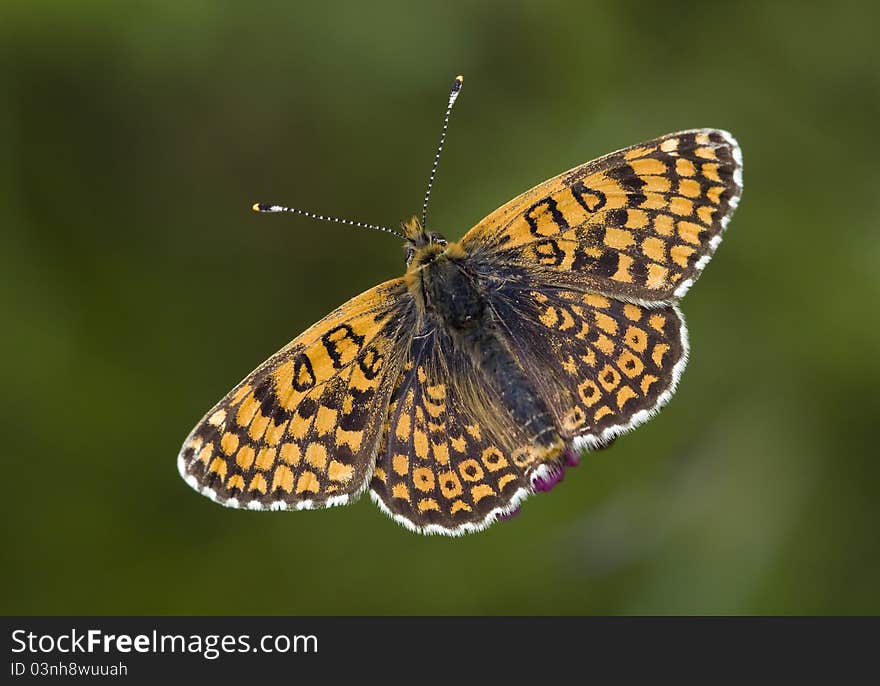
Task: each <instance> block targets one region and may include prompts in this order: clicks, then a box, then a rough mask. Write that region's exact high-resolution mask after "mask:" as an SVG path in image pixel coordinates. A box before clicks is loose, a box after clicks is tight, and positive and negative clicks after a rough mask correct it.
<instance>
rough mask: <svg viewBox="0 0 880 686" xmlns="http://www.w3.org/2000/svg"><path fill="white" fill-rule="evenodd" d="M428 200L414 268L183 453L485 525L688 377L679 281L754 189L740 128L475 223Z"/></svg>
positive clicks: (230, 497) (538, 189) (295, 349)
mask: <svg viewBox="0 0 880 686" xmlns="http://www.w3.org/2000/svg"><path fill="white" fill-rule="evenodd" d="M461 84H462V79H461V77H458V78H457V79H456V80H455V82H454V83H453V87H452V90H451V92H450V97H449V104H448V107H447V110H446V116H445V119H444V124H443V130H442V134H441V138H440V145H439V146H438V149H437V154H436V156H435V158H434V164H433V167H432V170H431V176H430V181H429V183H428V190H427V192H426V194H425V202H424V205H423V207H422V215H421V218H417V217H413V218H412V219H410V220H409V221H407V222H404V223H403V224H402V226H401V228H402V231H401V232H396V231H393V230H391V229H387V228H385V227H381V226H375V225H371V224H363V223H361V222H352V221H348V220H339V219H336V218H332V217H324V216H322V215H315V214H314V213H311V212H307V211H305V210H298V209H293V208H287V207H282V206H278V205H268V204H258V205H255V206H254V209H256V210H258V211H262V212H282V211H286V212H294V213H297V214H301V215H305V216H309V217H314V218H318V219H327V220H330V221H336V222H341V223H345V224H352V225H356V226H361V227H366V228H372V229H379V230H383V231H388V232H390V233H394V234H396V235H398V236H400V237H401V238H403V240H404V243H405V248H406V273H405V274H404V275H403V276H401V277H399V278H395V279H391V280H390V281H386V282H385V283H382V284H380V285H378V286H376V287H374V288H371V289H370V290H368V291H366V292H365V293H362V294H361V295H358V296H357V297H355V298H352V299H351V300H349V301H348V302H346V303H345V304H343V305H342V306H340V307H339V308H337V309H336V310H334V311H333V312H331V313H330V314H328V315H327V316H326V317H325V318H324V319H322V320H321V321H319V322H318V323H316V324H314V325H313V326H311V327H310V328H309V329H307V330H306V331H305V332H304V333H302V334H301V335H300V336H298V337H297V338H295V339H294V340H293V341H291V342H290V343H289V344H288V345H287V346H285V347H284V348H282V349H281V350H280V351H278V352H277V353H276V354H275V355H273V356H272V357H270V358H269V359H268V360H267V361H266V362H264V363H263V364H261V365H260V366H259V367H257V369H256V370H255V371H253V372H252V373H251V374H249V375H248V376H247V377H246V378H245V379H244V380H243V381H241V383H239V384H238V385H237V386H236V387H235V388H233V389H232V391H230V392H229V394H228V395H227V396H226V397H225V398H223V399H222V400H221V401H220V402H219V403H217V404H216V405H215V406H214V407H213V408H212V409H211V410H209V411H208V413H207V414H206V415H205V417H204V418H203V419H202V420H201V421H200V422H199V423H198V424H197V425H196V427H195V428H194V429H193V431H192V432H191V433H190V435H189V436H188V437H187V439H186V441H185V442H184V444H183V448H182V450H181V452H180V455H179V457H178V469H179V471H180V474H181V476H182V477H183V478H184V479H185V480H186V482H187V483H188V484H189V485H190V486H192V487H193V488H194V489H196V490H197V491H199V492H200V493H202V494H203V495H206V496H208V497H209V498H211V499H212V500H214V501H216V502H218V503H220V504H222V505H226V506H229V507H238V508H247V509H251V510H302V509H313V508H323V507H329V506H332V505H343V504H346V503H350V502H352V501H354V500H355V499H357V498H358V497H359V496H360V495H362V494H363V493H364V492H365V491H367V490H369V492H370V495H371V497H372V499H373V500H374V501H375V502H376V504H377V505H378V506H379V508H380V509H381V510H382V511H384V512H385V513H386V514H388V515H389V516H390V517H391V518H393V519H394V520H395V521H397V522H399V523H400V524H402V525H404V526H405V527H407V528H408V529H410V530H412V531H415V532H419V533H423V534H446V535H453V536H454V535H460V534H463V533H469V532H476V531H480V530H482V529H485V528H486V527H488V526H489V525H491V524H492V523H494V522H496V521H498V520H501V519H506V518H508V517H510V516H512V515H513V514H515V513H517V512H518V510H519V506H520V503H521V502H522V501H523V500H524V499H525V498H527V497H528V496H529V495H531V494H533V493H535V492H538V491H546V490H549V489H550V488H551V487H553V486H554V485H555V484H556V483H557V482H558V481H559V480H560V479H561V478H562V476H563V474H564V471H565V469H566V467H569V466H574V465H576V464H577V462H578V460H579V456H580V453H581V451H584V450H598V449H601V448H604V447H606V446H608V445H609V444H610V443H611V442H612V441H613V440H614V439H615V437H617V436H618V435H619V434H622V433H624V432H626V431H629V430H630V429H633V428H635V427H636V426H638V425H640V424H642V423H644V422H645V421H647V420H648V419H649V418H651V417H652V416H653V415H654V414H655V413H656V412H657V411H658V410H659V409H660V408H661V407H663V406H664V405H665V404H666V403H667V402H668V401H669V399H670V397H671V396H672V394H673V393H674V392H675V389H676V386H677V384H678V381H679V379H680V377H681V374H682V372H683V370H684V367H685V363H686V360H687V356H688V338H687V329H686V327H685V321H684V317H683V316H682V313H681V311H680V310H679V308H678V301H679V300H680V299H681V298H682V297H683V296H684V295H685V293H686V292H687V290H688V289H689V288H690V287H691V285H693V283H694V281H695V280H696V279H697V277H698V276H699V274H700V273H701V271H702V270H703V268H704V267H705V266H706V264H707V263H708V261H709V259H710V258H711V257H712V254H713V253H714V251H715V249H716V248H717V247H718V244H719V243H720V241H721V237H722V234H723V232H724V230H725V228H726V227H727V224H728V222H729V221H730V217H731V214H732V212H733V211H734V209H735V208H736V206H737V204H738V202H739V198H740V194H741V192H742V155H741V152H740V148H739V145H738V144H737V142H736V140H735V139H734V138H733V136H732V135H730V134H729V133H727V132H725V131H722V130H718V129H693V130H688V131H680V132H678V133H671V134H667V135H665V136H660V137H659V138H655V139H654V140H651V141H648V142H646V143H641V144H639V145H635V146H632V147H629V148H625V149H623V150H619V151H617V152H613V153H610V154H608V155H605V156H604V157H600V158H598V159H595V160H593V161H591V162H587V163H585V164H582V165H580V166H578V167H575V168H574V169H571V170H569V171H567V172H564V173H562V174H560V175H559V176H556V177H554V178H552V179H549V180H547V181H544V182H543V183H540V184H538V185H537V186H535V187H534V188H532V189H530V190H528V191H526V192H525V193H523V194H521V195H519V196H517V197H516V198H514V199H513V200H511V201H510V202H508V203H507V204H505V205H503V206H502V207H500V208H499V209H497V210H495V211H494V212H492V213H491V214H490V215H489V216H487V217H486V218H485V219H483V220H482V221H480V222H479V223H478V224H477V225H476V226H474V227H473V228H472V229H471V230H470V231H468V232H467V233H466V234H465V235H464V237H463V238H462V239H461V240H460V241H459V242H450V241H447V239H446V238H444V237H443V236H442V235H440V234H439V233H437V232H435V231H432V230H429V229H428V226H427V208H428V200H429V198H430V193H431V187H432V184H433V181H434V177H435V174H436V171H437V165H438V162H439V159H440V151H441V150H442V148H443V143H444V141H445V137H446V132H447V128H448V124H449V116H450V112H451V110H452V106H453V104H454V103H455V100H456V98H457V96H458V92H459V90H460V89H461Z"/></svg>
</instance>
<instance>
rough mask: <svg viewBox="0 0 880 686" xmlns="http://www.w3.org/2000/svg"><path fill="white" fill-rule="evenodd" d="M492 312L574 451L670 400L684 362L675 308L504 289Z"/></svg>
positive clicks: (602, 440) (682, 331) (539, 289)
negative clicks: (573, 443) (577, 447)
mask: <svg viewBox="0 0 880 686" xmlns="http://www.w3.org/2000/svg"><path fill="white" fill-rule="evenodd" d="M493 309H494V310H495V313H496V318H497V319H498V320H499V321H500V322H502V323H503V329H504V331H505V333H506V339H507V342H508V345H509V346H510V349H511V351H512V352H513V354H514V356H515V357H516V359H517V360H518V362H519V363H520V365H521V366H522V367H523V370H524V371H525V372H526V375H527V376H528V377H529V378H530V380H531V382H532V384H533V386H534V388H535V389H536V390H537V391H538V392H539V393H540V394H541V396H542V397H543V398H544V400H545V402H546V403H547V405H548V407H549V408H550V410H551V411H552V412H553V414H554V415H555V419H556V423H557V426H559V427H560V429H561V430H562V432H563V434H564V435H565V436H566V438H568V439H577V440H575V445H578V446H583V445H586V446H587V447H591V448H596V447H600V446H602V445H604V444H607V443H608V442H609V441H610V440H612V439H613V438H614V437H615V436H617V435H618V434H620V433H623V432H624V431H627V430H629V429H632V428H634V427H636V426H638V425H639V424H642V423H643V422H645V421H647V420H648V419H649V418H650V417H651V416H653V414H654V413H655V412H657V411H658V410H659V409H660V408H661V407H662V406H663V405H665V404H666V402H667V401H668V400H669V398H670V397H672V394H673V393H674V392H675V387H676V385H677V383H678V379H679V377H680V376H681V374H682V372H683V371H684V367H685V364H686V362H687V350H688V348H687V331H686V328H685V324H684V319H683V317H682V315H681V313H680V312H679V311H678V308H677V307H676V306H675V305H656V304H655V305H652V306H645V305H641V304H636V303H629V302H624V301H621V300H617V299H614V298H609V297H606V296H604V295H599V294H595V293H583V292H580V291H575V290H569V289H564V288H550V287H546V286H533V287H531V288H529V287H518V286H515V285H510V286H508V287H507V288H506V289H500V290H498V291H496V292H495V295H494V298H493Z"/></svg>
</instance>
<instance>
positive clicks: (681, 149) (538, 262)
mask: <svg viewBox="0 0 880 686" xmlns="http://www.w3.org/2000/svg"><path fill="white" fill-rule="evenodd" d="M741 191H742V157H741V154H740V150H739V146H738V145H737V143H736V141H735V140H734V138H733V137H732V136H731V135H730V134H729V133H727V132H724V131H720V130H715V129H697V130H692V131H682V132H679V133H674V134H669V135H666V136H662V137H660V138H657V139H655V140H653V141H649V142H647V143H644V144H641V145H637V146H633V147H630V148H626V149H624V150H621V151H618V152H615V153H611V154H610V155H606V156H604V157H601V158H599V159H597V160H594V161H592V162H587V163H586V164H583V165H581V166H579V167H576V168H574V169H572V170H570V171H568V172H565V173H563V174H560V175H559V176H557V177H555V178H553V179H550V180H549V181H545V182H544V183H541V184H539V185H538V186H536V187H534V188H532V189H531V190H529V191H526V192H525V193H523V194H522V195H520V196H519V197H517V198H515V199H514V200H512V201H510V202H509V203H507V204H506V205H504V206H503V207H501V208H499V209H498V210H496V211H495V212H493V213H492V214H491V215H489V216H488V217H486V218H485V219H483V220H482V221H481V222H480V223H479V224H477V225H476V226H475V227H474V228H473V229H471V230H470V231H469V232H468V233H467V235H466V236H465V237H464V238H463V239H462V246H463V247H464V248H465V249H466V250H468V251H469V252H470V253H472V254H473V255H474V256H475V257H476V256H486V257H490V258H491V259H492V260H493V261H494V262H496V263H507V264H513V265H518V266H521V267H523V268H525V269H528V270H529V271H531V272H532V273H533V275H534V279H535V280H536V281H537V282H539V283H547V284H555V285H561V286H577V287H579V288H584V289H589V290H593V291H596V292H601V293H605V294H608V295H612V296H615V297H620V298H626V299H629V300H641V301H648V302H656V301H671V300H673V299H676V298H680V297H681V296H683V295H684V293H685V292H686V291H687V289H688V288H689V287H690V285H691V284H693V282H694V280H695V279H696V278H697V276H698V275H699V273H700V271H701V270H702V268H703V267H704V266H705V264H706V263H707V262H708V260H709V258H710V256H711V255H712V253H713V252H714V250H715V248H716V247H717V246H718V244H719V242H720V241H721V234H722V232H723V231H724V229H725V227H726V226H727V223H728V221H729V218H730V214H731V213H732V211H733V210H734V209H735V207H736V205H737V204H738V202H739V196H740V193H741Z"/></svg>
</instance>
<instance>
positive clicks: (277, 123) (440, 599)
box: [0, 0, 880, 614]
mask: <svg viewBox="0 0 880 686" xmlns="http://www.w3.org/2000/svg"><path fill="white" fill-rule="evenodd" d="M878 21H880V12H878V11H877V9H876V6H874V5H872V4H871V3H851V2H845V1H839V2H836V3H834V7H833V10H831V9H828V8H824V9H823V8H820V7H813V6H809V5H808V4H807V3H803V4H800V3H791V4H784V3H754V4H747V3H724V4H723V5H722V4H721V3H679V4H669V3H667V4H664V5H660V4H657V5H649V4H647V3H628V2H614V3H587V2H571V3H562V2H532V3H520V2H481V3H469V4H458V5H456V4H453V3H431V4H417V3H410V2H396V3H394V2H392V3H387V2H386V3H379V4H376V3H350V4H340V3H334V2H326V3H314V4H313V5H312V6H311V7H309V8H300V7H298V6H297V4H296V3H289V2H261V3H237V2H185V3H181V2H176V1H174V2H172V1H170V0H161V1H159V0H155V1H153V2H125V3H121V2H113V1H110V0H108V1H106V2H101V1H98V0H94V1H90V2H77V3H71V2H66V1H63V0H57V1H56V2H43V1H34V0H29V1H26V2H25V1H16V2H10V0H6V1H5V2H4V3H3V6H2V9H0V56H2V64H0V78H2V81H0V85H2V98H0V144H2V153H0V227H2V228H0V241H2V243H0V303H2V313H3V321H4V327H3V328H4V331H5V334H4V335H3V336H2V338H0V345H2V346H3V350H2V356H0V359H2V363H0V364H2V379H3V386H4V391H5V392H4V393H3V394H2V397H0V404H2V406H0V422H2V425H0V426H2V431H3V449H2V463H3V465H4V467H5V469H4V483H5V484H6V491H5V494H4V496H3V498H2V507H3V510H4V519H5V522H6V524H5V526H4V533H3V564H2V566H0V575H2V582H3V588H5V589H6V592H5V593H3V600H2V604H0V610H2V611H3V612H4V613H41V614H46V613H101V614H124V613H140V614H153V613H158V614H190V613H194V614H195V613H205V614H361V613H367V614H421V613H440V614H471V613H473V614H481V613H494V614H520V613H524V614H530V613H542V614H543V613H615V614H616V613H878V612H880V590H878V584H877V580H878V578H880V535H878V526H877V525H878V515H880V503H878V484H880V459H878V458H880V451H878V449H877V446H876V434H877V429H878V423H880V422H878V419H880V412H878V407H880V399H878V392H880V356H878V350H880V326H878V310H880V308H878V303H880V278H878V263H880V235H878V219H880V194H878V186H880V164H878V152H880V145H878V137H877V123H878V120H880V69H878V65H880V49H878V47H877V45H878V44H877V41H876V36H875V33H876V31H875V29H876V26H877V24H878ZM458 73H463V74H465V76H466V82H465V87H464V90H463V93H462V97H461V98H460V100H459V103H458V106H457V110H456V114H455V117H454V118H453V121H452V125H451V129H450V136H449V140H448V143H447V148H446V153H445V156H444V159H443V163H442V165H441V169H440V174H439V176H438V181H437V184H436V186H435V192H434V202H433V206H432V213H431V216H432V218H433V222H432V223H433V225H434V228H436V229H437V230H440V231H442V232H443V233H445V234H446V235H447V236H448V237H449V238H458V237H460V236H461V235H462V234H463V233H464V232H465V231H466V230H467V228H468V227H470V226H471V225H473V224H474V223H475V222H476V221H477V220H479V219H480V218H481V217H482V216H484V215H485V214H488V213H489V212H490V211H491V210H493V209H494V208H495V207H497V206H498V205H500V204H502V203H503V202H505V201H506V200H508V199H509V198H511V197H513V196H514V195H516V194H518V193H519V192H520V191H522V190H524V189H525V188H528V187H529V186H531V185H533V184H534V183H536V182H539V181H542V180H543V179H545V178H547V177H549V176H551V175H553V174H556V173H558V172H560V171H562V170H564V169H567V168H569V167H572V166H574V165H576V164H579V163H581V162H583V161H586V160H588V159H591V158H593V157H596V156H598V155H600V154H603V153H605V152H609V151H611V150H614V149H617V148H620V147H623V146H625V145H629V144H633V143H636V142H640V141H643V140H646V139H648V138H651V137H653V136H656V135H659V134H662V133H666V132H669V131H674V130H678V129H683V128H690V127H702V126H714V127H720V128H726V129H729V130H730V131H732V132H734V134H735V135H736V136H737V137H738V138H739V140H740V143H741V144H742V147H743V151H744V157H745V193H744V195H743V200H742V203H741V205H740V209H739V210H738V212H737V215H736V217H735V218H734V220H733V222H732V224H731V228H730V231H729V232H728V234H727V237H726V239H725V241H724V243H723V244H722V246H721V248H720V250H719V252H718V254H717V255H716V257H715V259H714V260H713V262H712V264H711V265H710V266H709V268H708V269H707V270H706V273H705V274H704V276H703V277H702V278H701V280H700V281H699V282H698V283H697V285H696V287H695V288H694V289H693V290H692V291H691V292H690V293H689V294H688V296H687V298H686V299H685V300H684V303H683V309H684V311H685V314H686V315H687V318H688V324H689V327H690V330H691V344H692V359H691V362H690V365H689V368H688V370H687V372H686V373H685V376H684V378H683V381H682V384H681V386H680V389H679V391H678V393H677V395H676V397H675V398H674V399H673V401H672V403H671V404H670V405H669V407H668V408H667V409H666V410H665V411H664V412H663V413H662V414H661V415H660V416H659V417H657V418H656V419H654V420H653V421H652V422H650V423H649V424H647V425H645V426H644V427H642V428H641V429H639V430H638V431H636V432H634V433H632V434H630V435H628V436H626V437H624V438H622V439H620V440H619V441H618V442H617V444H616V445H615V446H614V447H613V448H612V449H611V450H609V451H606V452H604V453H599V454H596V455H594V456H590V457H588V458H587V459H586V460H585V461H584V463H583V465H582V466H581V467H580V468H579V469H578V470H577V471H574V472H570V473H569V475H568V477H567V478H566V480H565V482H564V483H563V484H562V485H561V486H560V487H558V488H557V489H556V490H555V491H554V492H553V493H552V494H550V495H545V496H541V497H535V498H533V499H531V500H529V501H528V502H527V503H526V505H525V507H524V511H523V514H522V515H521V516H520V517H519V518H517V519H515V520H513V521H511V522H508V523H505V524H503V525H498V526H495V527H492V528H491V529H489V530H488V531H486V532H485V533H482V534H479V535H475V536H470V537H466V538H463V539H453V540H450V539H443V538H436V537H434V538H423V537H419V536H416V535H413V534H410V533H409V532H407V531H406V530H404V529H403V528H401V527H399V526H397V525H396V524H394V523H393V522H391V521H390V520H388V519H386V518H385V517H384V516H383V515H382V514H381V513H380V512H379V511H378V510H377V509H376V508H375V507H374V506H373V505H372V503H370V501H369V499H367V498H364V499H362V500H361V501H360V502H358V503H357V504H355V505H353V506H351V507H347V508H334V509H332V510H329V511H321V512H301V513H269V514H267V513H255V512H242V511H232V510H226V509H224V508H221V507H219V506H217V505H215V504H213V503H211V502H210V501H208V500H207V499H206V498H203V497H200V496H198V495H197V494H195V493H194V492H193V491H191V490H190V489H189V487H187V486H186V485H185V484H184V483H183V482H182V481H181V479H180V478H179V477H178V474H177V468H176V465H175V458H176V455H177V452H178V449H179V447H180V444H181V442H182V441H183V439H184V437H185V436H186V434H187V433H188V432H189V430H190V428H191V427H192V426H193V424H194V423H195V422H196V421H197V420H198V419H199V418H200V417H201V416H202V414H203V412H205V410H207V409H208V407H210V406H211V405H213V403H214V402H215V401H216V400H217V399H219V398H220V397H221V396H222V395H223V394H225V393H226V391H227V390H229V389H230V388H231V387H232V386H233V385H234V384H235V383H236V382H237V381H238V380H239V379H240V378H241V377H242V376H244V375H245V374H246V373H247V372H249V371H250V370H251V369H252V368H253V367H255V366H256V365H257V364H258V363H259V362H261V361H262V360H263V359H265V358H266V357H268V356H269V354H270V353H272V352H274V351H275V350H276V349H278V348H280V347H281V346H282V345H283V344H285V343H286V342H287V341H288V340H289V339H291V338H292V337H293V336H295V335H296V334H298V333H299V332H300V331H302V330H303V329H304V328H305V327H306V326H308V325H309V324H311V323H312V322H313V321H315V320H317V319H318V318H320V317H321V316H322V315H324V314H325V313H326V312H328V311H329V310H331V309H332V308H334V307H335V306H337V305H338V304H340V303H342V302H343V301H344V300H345V299H347V298H348V297H350V296H353V295H355V294H357V293H358V292H360V291H362V290H364V289H366V288H368V287H370V286H371V285H373V284H375V283H378V282H379V281H382V280H385V279H387V278H391V277H393V276H396V275H398V274H400V273H401V272H402V270H403V254H402V251H401V250H400V247H399V245H398V243H397V242H396V241H395V240H394V239H389V237H387V236H384V235H381V234H377V233H374V232H369V231H358V230H352V229H349V228H345V227H341V226H334V225H328V224H319V223H313V222H309V221H307V220H304V219H301V218H296V217H286V216H285V217H279V216H258V215H255V214H253V213H252V212H251V211H250V206H251V204H252V203H253V202H254V201H257V200H260V201H275V202H284V203H288V204H293V205H298V206H304V207H308V208H311V209H313V210H316V211H318V212H324V213H329V214H335V215H338V216H343V217H352V218H356V219H361V220H363V221H368V222H375V223H385V224H392V225H393V224H396V222H397V221H399V220H400V219H402V218H404V217H407V216H409V215H410V214H412V213H415V212H417V211H418V210H419V208H420V207H421V201H422V193H423V189H424V183H425V180H426V177H427V173H428V169H429V167H430V163H431V158H432V155H433V152H434V146H435V143H436V139H437V135H438V133H439V128H440V124H441V120H442V114H443V107H444V105H445V102H446V95H447V88H448V87H449V84H450V81H451V79H452V77H453V76H455V75H456V74H458Z"/></svg>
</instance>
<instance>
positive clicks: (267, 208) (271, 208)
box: [253, 202, 406, 239]
mask: <svg viewBox="0 0 880 686" xmlns="http://www.w3.org/2000/svg"><path fill="white" fill-rule="evenodd" d="M253 210H254V212H292V213H293V214H299V215H302V216H303V217H308V218H309V219H318V220H320V221H322V222H333V223H335V224H347V225H348V226H357V227H360V228H362V229H373V230H374V231H384V232H385V233H390V234H393V235H395V236H397V237H398V238H404V239H405V238H406V236H404V235H403V234H402V233H400V232H399V231H395V230H394V229H389V228H388V227H387V226H379V225H377V224H366V223H364V222H355V221H352V220H351V219H340V218H338V217H327V216H325V215H323V214H315V213H314V212H309V211H308V210H301V209H299V208H296V207H284V206H283V205H271V204H269V203H266V202H258V203H254V205H253Z"/></svg>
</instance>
